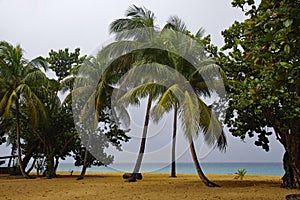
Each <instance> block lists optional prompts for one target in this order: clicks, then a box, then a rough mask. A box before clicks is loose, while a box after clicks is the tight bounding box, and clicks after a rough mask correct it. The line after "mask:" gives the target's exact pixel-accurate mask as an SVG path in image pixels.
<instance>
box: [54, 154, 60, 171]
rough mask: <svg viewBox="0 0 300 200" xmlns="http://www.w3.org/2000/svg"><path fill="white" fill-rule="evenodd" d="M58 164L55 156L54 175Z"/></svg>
mask: <svg viewBox="0 0 300 200" xmlns="http://www.w3.org/2000/svg"><path fill="white" fill-rule="evenodd" d="M58 165H59V157H58V156H55V164H54V174H55V175H56V171H57V168H58Z"/></svg>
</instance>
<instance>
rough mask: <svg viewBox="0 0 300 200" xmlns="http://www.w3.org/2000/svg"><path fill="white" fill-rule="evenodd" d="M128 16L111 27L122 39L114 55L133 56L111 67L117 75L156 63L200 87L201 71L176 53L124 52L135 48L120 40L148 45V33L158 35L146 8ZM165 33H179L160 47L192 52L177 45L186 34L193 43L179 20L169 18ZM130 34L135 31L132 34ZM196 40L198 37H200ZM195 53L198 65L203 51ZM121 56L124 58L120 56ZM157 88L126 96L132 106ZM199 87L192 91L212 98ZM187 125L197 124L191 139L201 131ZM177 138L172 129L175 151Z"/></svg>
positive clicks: (137, 167)
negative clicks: (138, 63) (141, 62)
mask: <svg viewBox="0 0 300 200" xmlns="http://www.w3.org/2000/svg"><path fill="white" fill-rule="evenodd" d="M126 16H127V18H124V19H119V20H116V21H114V22H113V23H112V24H111V27H110V31H111V33H117V39H119V41H118V42H117V45H116V47H117V48H112V49H113V50H112V51H111V52H113V53H114V52H119V51H120V49H121V51H122V50H123V51H124V49H125V52H126V50H127V52H130V53H129V54H127V55H125V56H120V57H121V58H118V59H116V61H114V62H113V64H112V65H111V66H117V68H115V69H116V71H118V72H120V71H122V70H123V71H122V73H119V74H121V75H123V74H124V73H126V72H127V71H129V70H130V69H131V68H132V66H133V65H134V62H136V61H138V60H144V62H148V63H151V62H155V61H157V62H160V63H163V64H167V65H169V66H171V67H173V68H175V69H176V70H177V71H179V72H180V73H183V74H185V76H186V77H188V76H190V75H191V74H192V75H191V77H192V79H191V81H193V83H197V81H195V80H196V78H198V80H200V81H201V80H203V79H202V77H201V75H199V73H198V70H196V72H194V71H195V67H193V66H191V63H188V62H187V61H184V59H182V58H180V56H178V55H174V53H173V52H174V51H173V52H172V51H170V52H167V56H166V53H165V52H164V51H161V50H153V49H150V50H149V47H148V49H147V47H146V48H145V49H144V50H141V49H139V50H137V51H135V52H131V51H130V50H128V49H126V48H124V47H130V45H132V44H130V42H128V41H125V42H124V41H120V39H130V38H131V39H132V38H133V39H134V40H135V41H136V42H144V43H145V40H144V38H145V37H144V35H147V34H146V33H149V32H150V33H157V32H156V31H155V27H154V23H153V15H152V14H151V12H150V11H148V10H146V9H143V8H138V7H136V6H133V7H130V8H129V9H128V11H127V13H126ZM142 27H144V28H147V29H146V30H140V29H139V28H142ZM149 27H150V29H149ZM164 29H165V30H166V29H173V30H174V29H175V30H176V31H177V33H175V34H174V32H173V33H172V34H171V35H172V36H173V38H172V39H171V40H170V38H168V39H169V41H163V40H162V39H161V38H160V39H158V43H160V44H167V45H169V43H171V45H173V46H172V47H171V48H173V49H175V52H176V49H181V48H182V49H183V50H186V49H189V48H191V47H190V46H188V45H189V43H188V42H187V44H183V47H181V46H180V45H181V44H180V42H178V41H180V40H178V38H179V39H183V38H184V37H182V35H183V34H182V32H184V34H186V35H187V37H190V39H193V38H192V37H191V35H190V34H189V32H188V31H186V29H185V25H184V24H183V23H182V21H180V20H179V18H176V17H173V18H170V20H169V23H168V25H166V26H165V28H164ZM177 29H178V30H177ZM130 30H132V31H130ZM149 30H150V31H149ZM151 30H152V31H151ZM153 30H154V31H153ZM122 31H123V32H122ZM178 32H179V33H180V32H181V34H178ZM162 33H166V34H165V35H168V34H169V33H170V31H162ZM177 35H179V36H178V37H174V36H177ZM199 35H200V34H199ZM154 36H156V35H155V34H150V36H149V34H148V35H147V39H148V40H150V41H151V40H152V39H153V41H154V43H155V37H154ZM197 36H198V33H197ZM172 40H173V44H172ZM174 41H175V42H174ZM122 42H123V43H122ZM150 43H151V42H150ZM174 44H177V46H176V45H175V46H174ZM178 44H180V45H178ZM121 45H123V46H122V48H120V46H121ZM112 46H113V45H111V47H112ZM145 46H147V45H145ZM198 46H199V45H198ZM150 48H151V47H150ZM129 49H130V48H129ZM133 49H134V48H133ZM168 49H170V45H169V48H168ZM194 50H197V52H193V53H197V56H196V57H195V58H196V60H197V62H198V61H199V53H201V52H202V50H203V49H200V50H199V49H194ZM117 54H118V53H117ZM119 54H120V53H119ZM120 55H122V54H120ZM200 57H203V54H200ZM182 62H183V63H184V64H183V63H182ZM124 63H125V64H124ZM197 64H198V63H197ZM111 66H110V67H111ZM120 66H121V67H120ZM111 70H114V69H112V68H111ZM115 73H116V72H115ZM154 85H155V84H154V83H153V82H152V83H150V82H149V83H148V84H145V83H144V84H143V85H140V86H139V87H135V88H132V90H131V91H129V92H128V93H127V94H125V95H126V96H127V100H128V102H131V103H132V102H138V99H136V98H137V97H134V94H137V93H138V92H137V91H138V90H141V89H142V88H144V87H146V88H150V86H151V87H152V88H153V87H154ZM196 85H197V87H198V88H197V87H195V89H194V90H193V91H195V92H196V93H199V94H209V91H208V89H207V86H206V84H205V83H204V84H203V81H202V84H198V83H197V84H195V86H196ZM144 92H145V90H144ZM147 92H148V93H147V94H151V93H149V92H150V90H148V91H147ZM141 94H142V93H139V95H141ZM160 94H162V91H160ZM139 95H138V96H139ZM156 95H158V94H157V93H156ZM188 95H190V94H188ZM190 97H191V95H190ZM149 98H150V99H151V100H152V97H151V95H149ZM123 99H126V98H123ZM149 105H150V106H149ZM147 107H151V104H150V102H149V101H148V104H147ZM177 107H178V104H177V103H175V104H174V108H175V110H177V109H178V108H177ZM189 111H190V110H189ZM149 112H150V111H149ZM149 112H148V111H147V112H146V117H145V127H146V125H148V123H147V121H148V120H149V119H148V118H147V115H148V113H149ZM187 112H188V111H187ZM196 118H199V116H198V117H196ZM176 119H177V112H175V113H174V124H173V125H174V127H175V125H176V123H177V121H176ZM188 121H189V122H192V123H194V124H195V126H192V127H193V129H190V128H187V130H186V133H187V135H192V134H191V132H194V134H195V133H197V132H198V128H196V127H197V124H199V121H197V120H193V119H190V118H189V120H188V118H186V124H188ZM195 121H197V122H195ZM188 132H189V133H188ZM145 134H147V130H145V129H144V130H143V138H142V141H141V147H140V154H139V157H138V159H137V163H136V167H135V170H134V173H133V174H134V176H135V173H136V172H137V171H138V170H139V167H140V164H139V163H140V162H141V160H142V155H143V152H144V150H143V149H144V146H145V141H146V138H144V136H145ZM174 135H175V137H174ZM175 138H176V128H174V129H173V142H172V143H173V149H175ZM173 152H174V155H175V151H173ZM174 157H175V156H174ZM172 161H175V158H173V159H172ZM174 165H175V162H173V166H174ZM197 167H199V168H200V165H198V166H197ZM174 171H175V168H174ZM173 174H174V173H173ZM202 174H203V173H202ZM131 180H133V181H135V177H133V178H132V179H130V181H131ZM203 180H204V179H203Z"/></svg>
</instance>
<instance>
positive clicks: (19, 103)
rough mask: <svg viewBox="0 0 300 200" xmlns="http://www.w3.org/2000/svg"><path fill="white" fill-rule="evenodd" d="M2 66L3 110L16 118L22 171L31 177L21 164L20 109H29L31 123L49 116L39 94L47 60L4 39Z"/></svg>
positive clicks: (0, 102) (0, 107)
mask: <svg viewBox="0 0 300 200" xmlns="http://www.w3.org/2000/svg"><path fill="white" fill-rule="evenodd" d="M0 67H1V70H0V98H1V99H0V114H1V117H3V118H13V119H14V120H15V126H16V140H17V141H16V144H17V151H18V162H19V166H20V171H21V173H22V175H23V176H24V177H25V178H28V177H29V176H28V175H27V174H26V173H25V171H24V169H23V167H22V151H21V131H22V130H21V126H20V125H21V123H20V118H21V113H20V112H21V110H23V109H26V112H27V113H28V114H27V115H28V116H29V119H30V120H31V126H32V127H37V125H38V122H39V120H40V119H41V120H45V119H46V112H45V109H44V105H43V103H42V102H41V100H40V98H39V94H40V93H42V92H43V91H45V88H46V86H47V83H48V79H47V77H46V75H45V73H43V72H42V71H41V70H40V68H44V69H46V64H45V63H44V62H43V60H42V59H41V58H36V59H34V60H32V61H29V62H28V61H27V60H25V59H24V57H23V50H22V48H21V47H20V46H19V45H17V46H15V47H14V46H13V45H11V44H9V43H8V42H5V41H1V42H0Z"/></svg>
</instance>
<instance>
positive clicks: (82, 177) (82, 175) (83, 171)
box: [77, 148, 88, 180]
mask: <svg viewBox="0 0 300 200" xmlns="http://www.w3.org/2000/svg"><path fill="white" fill-rule="evenodd" d="M87 157H88V150H87V148H85V152H84V158H83V166H82V170H81V174H80V176H79V177H78V178H77V180H82V179H84V176H85V172H86V168H87V167H86V166H87Z"/></svg>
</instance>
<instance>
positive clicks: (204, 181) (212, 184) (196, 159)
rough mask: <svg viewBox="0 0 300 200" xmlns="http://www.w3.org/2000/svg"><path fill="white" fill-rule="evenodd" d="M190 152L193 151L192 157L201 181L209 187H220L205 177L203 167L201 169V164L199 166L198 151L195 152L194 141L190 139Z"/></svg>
mask: <svg viewBox="0 0 300 200" xmlns="http://www.w3.org/2000/svg"><path fill="white" fill-rule="evenodd" d="M190 151H191V154H192V157H193V161H194V164H195V167H196V170H197V173H198V175H199V178H200V179H201V181H202V182H203V183H204V184H205V185H206V186H208V187H220V186H219V185H217V184H216V183H213V182H211V181H210V180H208V178H207V177H206V176H205V175H204V173H203V171H202V169H201V167H200V164H199V161H198V158H197V154H196V150H195V147H194V142H193V139H190Z"/></svg>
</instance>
